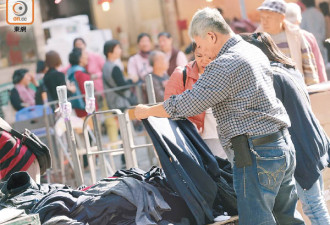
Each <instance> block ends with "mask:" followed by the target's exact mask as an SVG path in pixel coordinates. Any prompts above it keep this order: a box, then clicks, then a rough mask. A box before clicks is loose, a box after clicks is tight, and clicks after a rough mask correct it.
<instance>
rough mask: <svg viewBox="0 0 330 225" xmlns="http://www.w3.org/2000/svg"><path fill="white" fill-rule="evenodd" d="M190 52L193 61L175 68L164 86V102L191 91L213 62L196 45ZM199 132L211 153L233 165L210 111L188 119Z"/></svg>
mask: <svg viewBox="0 0 330 225" xmlns="http://www.w3.org/2000/svg"><path fill="white" fill-rule="evenodd" d="M192 50H193V52H194V55H195V60H194V61H191V62H189V63H188V64H187V65H186V66H185V67H184V68H182V67H177V68H176V69H175V70H174V72H173V74H172V75H171V76H170V79H169V81H168V83H167V85H166V86H165V94H164V100H166V99H168V98H169V97H171V95H178V94H181V93H182V92H184V91H185V90H187V89H189V90H191V89H192V86H193V84H195V83H196V82H197V80H198V79H199V77H200V76H201V75H202V74H203V73H204V70H205V67H206V66H207V65H208V64H209V63H210V62H211V61H212V60H213V59H211V58H209V57H206V56H205V55H204V53H203V52H201V51H200V49H196V44H195V43H193V46H192ZM188 119H189V120H190V121H191V122H192V123H193V124H195V126H196V127H197V130H198V131H199V133H200V135H201V136H202V138H203V140H204V141H205V143H206V144H207V146H208V147H209V148H210V150H211V151H212V153H213V154H214V155H216V156H218V157H220V158H223V159H227V158H228V160H229V161H230V162H231V163H233V157H234V156H233V153H231V151H225V150H224V149H223V147H222V145H221V143H220V140H219V137H218V132H217V128H216V124H217V123H216V120H215V118H214V116H213V114H212V109H211V108H210V109H208V110H206V111H205V112H203V113H201V114H199V115H197V116H192V117H189V118H188Z"/></svg>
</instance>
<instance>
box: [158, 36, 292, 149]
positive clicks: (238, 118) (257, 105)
mask: <svg viewBox="0 0 330 225" xmlns="http://www.w3.org/2000/svg"><path fill="white" fill-rule="evenodd" d="M272 78H273V76H272V72H271V68H270V63H269V61H268V59H267V57H266V56H265V55H264V54H263V53H262V52H261V51H260V50H259V49H258V48H257V47H254V46H252V45H250V44H248V43H247V42H245V41H243V40H242V39H241V37H240V36H238V35H235V36H234V37H232V38H231V39H229V40H228V41H227V42H226V44H225V45H224V46H223V47H222V49H221V51H220V52H219V54H218V56H217V58H216V59H215V60H214V61H213V62H211V63H210V64H209V65H208V66H207V67H206V68H205V72H204V74H202V75H201V77H200V78H199V79H198V81H197V82H196V83H195V85H194V86H193V89H192V90H186V91H185V92H183V93H182V94H180V95H173V96H171V97H170V98H169V99H168V100H166V101H165V102H164V103H163V106H164V108H165V110H166V112H167V113H168V114H169V115H170V116H171V118H174V119H175V118H182V117H189V116H193V115H197V114H199V113H201V112H203V111H205V110H206V109H208V108H210V107H212V111H213V114H214V116H215V118H216V120H217V125H218V133H219V137H220V140H221V142H222V145H223V146H224V147H226V148H230V139H231V138H233V137H235V136H237V135H241V134H247V135H251V136H253V135H262V134H267V133H271V132H276V131H278V130H279V129H281V128H284V127H288V126H289V124H290V121H289V117H288V115H287V113H286V111H285V109H284V107H283V105H282V103H281V102H280V101H279V100H278V99H277V98H276V95H275V90H274V87H273V79H272Z"/></svg>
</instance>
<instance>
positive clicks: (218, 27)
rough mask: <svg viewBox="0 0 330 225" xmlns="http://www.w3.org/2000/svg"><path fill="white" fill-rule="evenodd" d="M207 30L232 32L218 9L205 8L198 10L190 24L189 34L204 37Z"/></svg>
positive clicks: (224, 32)
mask: <svg viewBox="0 0 330 225" xmlns="http://www.w3.org/2000/svg"><path fill="white" fill-rule="evenodd" d="M207 32H219V33H221V34H230V33H231V32H232V30H231V28H230V27H229V25H228V24H227V23H226V21H225V20H224V18H223V17H222V15H221V14H220V12H219V11H218V10H217V9H211V8H208V7H207V8H204V9H200V10H198V11H197V12H196V13H195V15H194V16H193V18H192V20H191V23H190V26H189V36H190V38H191V39H193V37H194V36H199V37H202V38H204V37H205V35H206V34H207Z"/></svg>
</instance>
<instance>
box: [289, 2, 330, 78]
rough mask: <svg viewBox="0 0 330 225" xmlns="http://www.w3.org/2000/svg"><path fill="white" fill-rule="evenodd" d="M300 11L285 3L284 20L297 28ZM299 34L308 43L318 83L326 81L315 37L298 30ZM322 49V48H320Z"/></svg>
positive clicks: (295, 6)
mask: <svg viewBox="0 0 330 225" xmlns="http://www.w3.org/2000/svg"><path fill="white" fill-rule="evenodd" d="M301 18H302V17H301V9H300V6H299V5H298V4H296V3H292V2H291V3H287V7H286V12H285V19H286V20H287V21H289V22H291V23H293V24H295V25H297V26H299V25H300V23H301ZM300 32H301V33H302V34H303V35H304V37H305V38H306V40H307V41H308V44H309V46H310V47H311V50H312V52H313V54H314V57H315V62H316V67H317V73H318V75H319V81H320V83H322V82H326V81H328V77H327V73H326V71H325V65H324V60H323V56H322V54H321V52H320V48H319V45H318V43H317V40H316V38H315V36H314V35H313V34H312V33H310V32H308V31H306V30H303V29H300ZM321 47H322V46H321Z"/></svg>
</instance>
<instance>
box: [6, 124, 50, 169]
mask: <svg viewBox="0 0 330 225" xmlns="http://www.w3.org/2000/svg"><path fill="white" fill-rule="evenodd" d="M0 129H1V130H3V131H6V132H8V133H9V134H11V135H13V136H14V137H16V138H18V139H20V140H21V143H22V144H23V145H25V146H26V147H27V148H28V149H29V150H30V151H31V152H32V153H33V154H34V155H35V156H36V157H37V159H38V162H39V165H40V173H41V174H43V173H45V172H46V170H47V169H48V168H50V167H51V164H52V162H51V156H50V150H49V148H48V147H47V146H46V145H45V144H44V143H43V142H42V141H40V139H39V138H38V137H37V136H36V135H35V134H33V133H32V132H31V131H30V130H28V129H25V131H24V132H23V134H21V133H20V132H18V131H16V130H14V129H13V128H11V129H9V128H8V129H7V128H2V127H0Z"/></svg>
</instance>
